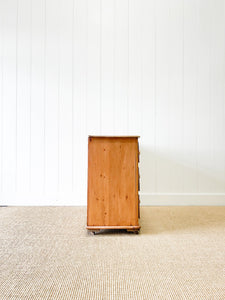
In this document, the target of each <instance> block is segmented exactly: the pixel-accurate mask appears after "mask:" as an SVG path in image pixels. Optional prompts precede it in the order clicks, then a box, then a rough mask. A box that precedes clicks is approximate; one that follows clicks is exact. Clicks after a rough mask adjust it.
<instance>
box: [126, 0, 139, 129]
mask: <svg viewBox="0 0 225 300" xmlns="http://www.w3.org/2000/svg"><path fill="white" fill-rule="evenodd" d="M128 12H129V36H128V39H129V49H128V50H129V66H128V67H129V82H128V88H129V90H128V100H129V102H128V107H129V108H128V112H129V114H128V124H129V134H133V135H134V134H135V135H140V132H141V109H142V90H141V89H142V73H141V72H142V52H141V38H142V26H141V25H142V22H141V17H142V15H141V12H142V11H141V6H140V5H139V2H138V1H136V0H130V1H129V11H128Z"/></svg>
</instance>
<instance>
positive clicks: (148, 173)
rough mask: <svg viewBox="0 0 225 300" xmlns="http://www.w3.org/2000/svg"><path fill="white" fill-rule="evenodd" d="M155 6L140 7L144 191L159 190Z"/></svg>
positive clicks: (144, 5)
mask: <svg viewBox="0 0 225 300" xmlns="http://www.w3.org/2000/svg"><path fill="white" fill-rule="evenodd" d="M155 21H156V2H155V1H154V0H151V1H149V0H145V1H143V6H142V7H141V21H140V24H141V33H140V36H141V56H142V61H141V97H142V101H141V103H140V102H139V105H140V107H141V140H140V145H141V147H140V151H141V155H140V171H141V174H142V176H141V188H142V190H143V191H147V190H149V191H151V192H155V187H156V176H155V172H156V148H155V146H156V145H155V139H156V135H155V130H156V126H155V122H156V111H155V109H156V89H155V87H156V76H155V75H156V51H155V50H156V22H155Z"/></svg>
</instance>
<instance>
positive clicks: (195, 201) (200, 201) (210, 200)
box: [140, 193, 225, 206]
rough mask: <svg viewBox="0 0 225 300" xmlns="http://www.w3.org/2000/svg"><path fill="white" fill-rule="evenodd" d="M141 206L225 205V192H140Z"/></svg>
mask: <svg viewBox="0 0 225 300" xmlns="http://www.w3.org/2000/svg"><path fill="white" fill-rule="evenodd" d="M140 200H141V206H145V205H150V206H151V205H152V206H161V205H162V206H164V205H165V206H167V205H181V206H182V205H210V206H211V205H216V206H224V205H225V193H140Z"/></svg>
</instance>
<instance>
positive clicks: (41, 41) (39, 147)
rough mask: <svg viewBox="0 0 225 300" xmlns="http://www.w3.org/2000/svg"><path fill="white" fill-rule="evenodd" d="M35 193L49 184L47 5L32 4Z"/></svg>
mask: <svg viewBox="0 0 225 300" xmlns="http://www.w3.org/2000/svg"><path fill="white" fill-rule="evenodd" d="M31 47H32V57H31V64H32V71H31V128H30V130H31V172H30V176H31V178H30V180H31V186H30V190H31V192H35V193H38V194H40V195H42V194H43V192H44V183H45V146H46V145H45V105H46V103H45V101H46V84H45V80H46V69H45V67H46V3H45V0H41V1H33V2H32V45H31Z"/></svg>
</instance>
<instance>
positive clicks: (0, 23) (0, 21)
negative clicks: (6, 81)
mask: <svg viewBox="0 0 225 300" xmlns="http://www.w3.org/2000/svg"><path fill="white" fill-rule="evenodd" d="M3 16H4V5H3V1H1V2H0V40H1V44H0V193H2V188H3V152H2V151H3V70H4V64H3V62H4V60H3V58H4V57H3V53H4V52H3V51H4V18H3Z"/></svg>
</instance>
